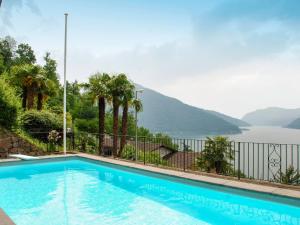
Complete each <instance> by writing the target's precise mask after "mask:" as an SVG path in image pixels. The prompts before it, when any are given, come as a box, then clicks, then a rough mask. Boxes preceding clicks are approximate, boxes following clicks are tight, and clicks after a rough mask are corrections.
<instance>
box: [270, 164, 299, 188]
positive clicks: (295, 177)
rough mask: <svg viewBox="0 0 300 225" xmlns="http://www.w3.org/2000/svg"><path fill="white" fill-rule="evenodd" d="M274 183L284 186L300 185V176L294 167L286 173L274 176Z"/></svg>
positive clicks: (290, 167) (289, 168)
mask: <svg viewBox="0 0 300 225" xmlns="http://www.w3.org/2000/svg"><path fill="white" fill-rule="evenodd" d="M274 181H275V182H278V183H283V184H299V183H300V174H299V171H297V169H295V168H294V167H293V166H289V167H288V168H287V170H286V172H285V173H284V172H279V173H278V174H276V175H274Z"/></svg>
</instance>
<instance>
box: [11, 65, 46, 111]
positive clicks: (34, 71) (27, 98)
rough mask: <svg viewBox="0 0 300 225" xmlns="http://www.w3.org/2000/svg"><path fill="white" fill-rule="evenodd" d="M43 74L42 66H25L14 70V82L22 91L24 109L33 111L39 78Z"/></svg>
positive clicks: (16, 67)
mask: <svg viewBox="0 0 300 225" xmlns="http://www.w3.org/2000/svg"><path fill="white" fill-rule="evenodd" d="M41 72H42V69H41V67H40V66H37V65H31V64H23V65H19V66H14V67H13V68H12V75H13V77H12V82H13V83H15V84H16V85H18V86H19V87H21V89H22V107H23V108H24V109H26V108H27V109H32V108H33V105H34V97H35V92H36V87H37V80H36V78H37V76H38V75H39V74H40V73H41Z"/></svg>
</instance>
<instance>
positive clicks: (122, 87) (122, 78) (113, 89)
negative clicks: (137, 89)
mask: <svg viewBox="0 0 300 225" xmlns="http://www.w3.org/2000/svg"><path fill="white" fill-rule="evenodd" d="M127 85H128V79H127V77H126V75H125V74H119V75H117V76H113V77H112V78H111V80H110V82H109V83H108V89H109V94H110V96H111V98H112V105H113V156H117V155H118V129H119V125H118V123H119V107H120V104H121V98H122V96H124V93H125V92H126V89H127Z"/></svg>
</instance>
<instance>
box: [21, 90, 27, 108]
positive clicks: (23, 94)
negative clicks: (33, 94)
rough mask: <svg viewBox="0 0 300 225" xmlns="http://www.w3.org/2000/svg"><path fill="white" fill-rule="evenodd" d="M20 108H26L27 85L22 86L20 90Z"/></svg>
mask: <svg viewBox="0 0 300 225" xmlns="http://www.w3.org/2000/svg"><path fill="white" fill-rule="evenodd" d="M22 92H23V93H22V108H23V109H24V110H25V109H26V101H27V87H23V91H22Z"/></svg>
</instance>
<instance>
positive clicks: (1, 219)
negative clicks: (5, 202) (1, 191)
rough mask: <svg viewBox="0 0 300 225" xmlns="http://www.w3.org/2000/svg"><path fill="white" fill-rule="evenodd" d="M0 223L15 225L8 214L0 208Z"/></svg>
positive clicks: (0, 224)
mask: <svg viewBox="0 0 300 225" xmlns="http://www.w3.org/2000/svg"><path fill="white" fill-rule="evenodd" d="M0 225H16V224H15V223H14V222H13V221H12V220H11V219H10V218H9V216H8V215H6V213H5V212H4V211H3V210H2V209H1V208H0Z"/></svg>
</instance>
